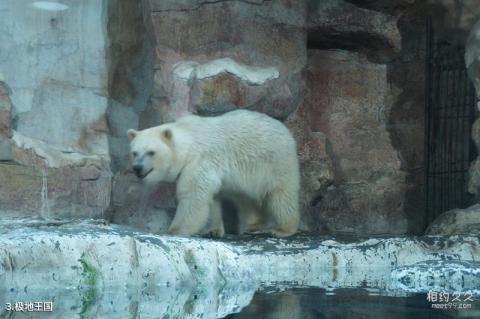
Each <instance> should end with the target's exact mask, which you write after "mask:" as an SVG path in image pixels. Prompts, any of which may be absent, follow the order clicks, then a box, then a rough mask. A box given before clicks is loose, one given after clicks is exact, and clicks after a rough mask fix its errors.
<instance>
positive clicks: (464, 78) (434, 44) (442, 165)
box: [425, 20, 476, 222]
mask: <svg viewBox="0 0 480 319" xmlns="http://www.w3.org/2000/svg"><path fill="white" fill-rule="evenodd" d="M426 66H427V68H426V85H425V90H426V91H425V99H426V101H425V102H426V103H425V104H426V107H425V173H426V185H425V203H426V214H427V222H431V221H432V220H433V219H435V218H436V217H437V216H438V215H440V214H441V213H443V212H445V211H447V210H449V209H452V208H465V207H467V206H468V205H469V204H471V200H472V198H471V196H470V195H469V194H468V193H467V174H468V168H469V165H470V162H471V161H472V160H473V159H475V157H476V150H475V146H474V144H473V141H472V138H471V131H472V124H473V122H474V120H475V118H476V98H475V89H474V87H473V84H472V83H471V81H470V80H469V78H468V75H467V70H466V68H465V62H464V48H463V47H461V46H455V45H450V44H447V43H440V42H438V41H436V40H435V36H434V34H433V32H432V27H431V21H430V20H428V21H427V60H426Z"/></svg>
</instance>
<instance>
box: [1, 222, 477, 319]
mask: <svg viewBox="0 0 480 319" xmlns="http://www.w3.org/2000/svg"><path fill="white" fill-rule="evenodd" d="M58 224H59V223H55V222H52V221H50V222H44V221H41V220H29V219H23V220H21V219H15V220H13V219H12V220H4V221H2V225H0V232H1V233H2V234H1V235H0V260H1V264H0V282H1V283H2V284H1V286H0V297H1V298H0V299H1V300H0V301H1V302H2V303H5V302H12V301H15V300H27V299H32V298H33V297H34V296H36V297H38V298H43V299H45V298H49V296H52V295H53V296H56V295H61V296H59V297H57V299H60V300H61V299H62V297H64V295H68V294H71V295H72V294H73V295H75V296H77V297H76V298H69V299H68V302H67V301H66V302H65V303H64V306H62V305H63V304H62V305H59V307H63V312H65V313H68V312H71V311H72V310H71V309H82V310H84V308H85V309H87V310H88V309H93V308H95V309H97V310H95V311H98V309H99V308H98V307H101V308H105V307H111V305H110V306H109V305H108V304H109V303H112V305H113V304H116V305H117V306H118V305H122V304H125V305H126V304H129V300H132V298H133V299H134V300H136V299H138V306H139V307H146V308H148V309H143V310H142V313H143V314H146V317H148V315H147V314H148V313H151V314H152V315H153V314H155V316H159V314H161V313H163V312H165V311H167V310H166V309H169V310H168V311H169V312H173V313H181V312H182V311H184V307H185V305H187V304H189V305H190V306H189V307H191V310H189V311H191V313H192V314H197V315H200V314H208V315H207V317H209V318H210V317H222V316H225V315H227V314H229V313H233V312H237V311H239V310H240V309H241V308H243V307H244V306H246V305H248V303H249V301H250V300H251V298H252V296H253V294H254V293H255V291H257V290H259V289H260V290H268V289H277V290H278V289H288V288H294V287H316V288H324V289H327V290H334V289H337V288H364V289H367V290H369V291H378V292H381V293H382V294H384V295H388V296H405V295H406V294H407V293H411V292H428V291H429V290H437V291H438V290H441V291H459V292H460V291H463V292H465V291H468V292H471V293H473V294H475V295H480V292H479V289H480V288H479V286H478V285H477V284H478V282H476V283H475V282H472V281H471V280H470V279H471V278H477V277H478V274H477V273H478V269H479V265H480V263H479V260H480V250H479V249H478V248H479V247H480V238H479V237H474V236H469V237H467V236H449V237H447V236H425V237H395V238H374V239H367V240H360V241H355V242H344V241H343V242H342V241H341V240H336V239H334V238H325V237H320V238H313V237H308V236H302V235H299V236H296V237H294V238H291V239H276V238H266V237H245V238H240V239H232V238H230V239H226V240H221V241H220V240H212V239H204V238H181V237H168V236H160V235H152V234H145V233H141V232H136V231H134V230H132V229H129V228H127V227H123V226H119V225H108V226H107V225H102V224H101V223H98V222H80V223H78V222H73V223H67V224H63V225H58ZM447 270H448V271H447ZM469 278H470V279H469ZM465 282H468V284H465ZM462 283H463V284H462ZM145 294H146V295H145ZM64 298H66V297H64ZM160 299H161V300H162V301H161V302H160V301H159V300H160ZM72 303H73V305H72ZM93 305H96V306H95V307H93ZM167 306H168V307H167ZM125 307H126V306H125ZM104 310H105V309H104ZM91 311H94V310H91ZM105 311H106V310H105ZM165 313H166V312H165ZM160 317H161V316H160ZM192 317H195V316H193V315H192Z"/></svg>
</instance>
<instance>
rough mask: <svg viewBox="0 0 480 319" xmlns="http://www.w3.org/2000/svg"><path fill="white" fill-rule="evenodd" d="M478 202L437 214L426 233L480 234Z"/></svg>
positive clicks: (479, 206) (479, 207) (479, 208)
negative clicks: (464, 207)
mask: <svg viewBox="0 0 480 319" xmlns="http://www.w3.org/2000/svg"><path fill="white" fill-rule="evenodd" d="M479 216H480V204H476V205H473V206H470V207H468V208H466V209H452V210H449V211H447V212H444V213H443V214H441V215H440V216H438V217H437V218H436V219H435V220H434V221H433V222H432V223H431V224H430V225H429V226H428V228H427V230H426V232H425V233H426V234H427V235H462V234H475V235H479V234H480V217H479Z"/></svg>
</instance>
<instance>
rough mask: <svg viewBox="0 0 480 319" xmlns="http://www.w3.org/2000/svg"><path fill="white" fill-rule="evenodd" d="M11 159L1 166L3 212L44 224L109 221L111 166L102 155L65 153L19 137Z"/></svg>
mask: <svg viewBox="0 0 480 319" xmlns="http://www.w3.org/2000/svg"><path fill="white" fill-rule="evenodd" d="M10 143H11V144H10V148H11V149H10V152H11V153H10V158H7V159H6V160H8V161H7V162H1V163H0V178H1V180H3V181H8V183H1V185H0V211H2V212H10V213H15V214H17V215H34V216H35V215H41V216H42V217H44V218H47V219H50V218H54V217H56V218H71V217H89V218H99V217H106V211H107V209H108V207H109V205H110V192H111V173H110V168H109V163H108V161H106V160H105V159H104V158H102V157H101V156H98V155H90V156H87V155H84V154H79V153H64V152H62V150H60V149H56V148H53V147H52V146H50V145H49V144H46V143H43V142H41V141H38V140H34V139H30V138H27V137H24V136H22V135H20V134H19V133H16V132H15V134H14V136H13V139H12V141H10Z"/></svg>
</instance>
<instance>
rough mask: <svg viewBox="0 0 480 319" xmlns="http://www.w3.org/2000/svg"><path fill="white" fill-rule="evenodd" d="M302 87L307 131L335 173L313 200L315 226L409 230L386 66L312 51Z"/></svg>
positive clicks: (352, 56) (353, 56) (357, 57)
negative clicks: (318, 138) (315, 135)
mask: <svg viewBox="0 0 480 319" xmlns="http://www.w3.org/2000/svg"><path fill="white" fill-rule="evenodd" d="M307 84H308V87H309V95H308V97H307V103H308V107H309V113H310V122H309V124H310V129H311V131H312V132H321V133H322V134H323V135H324V139H325V140H326V142H325V143H324V144H325V146H324V149H325V153H326V154H327V155H328V158H329V159H330V161H331V163H332V168H333V173H332V175H333V182H332V183H331V185H330V186H329V187H328V188H327V189H326V190H325V191H324V192H322V194H321V196H319V197H317V199H316V200H315V203H312V204H313V206H314V207H313V208H312V209H313V214H314V216H315V217H314V218H315V220H316V228H317V229H318V230H322V231H325V230H328V231H333V232H336V231H340V232H352V233H356V234H361V233H364V234H365V233H404V232H406V231H407V216H406V215H405V213H404V210H403V203H404V196H405V175H404V173H403V172H402V171H401V170H400V161H399V158H398V157H397V151H396V150H395V149H394V148H393V146H392V144H391V141H390V136H389V132H388V131H387V127H386V125H387V120H388V117H387V116H388V114H389V107H390V102H389V100H388V94H389V87H388V81H387V68H386V66H385V65H382V64H373V63H370V62H368V61H367V60H366V59H365V57H363V56H362V55H359V54H355V53H349V52H346V51H333V50H331V51H310V58H309V67H308V72H307ZM314 149H315V148H314ZM316 149H317V150H318V149H321V148H318V147H317V148H316ZM320 153H321V151H320Z"/></svg>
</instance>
